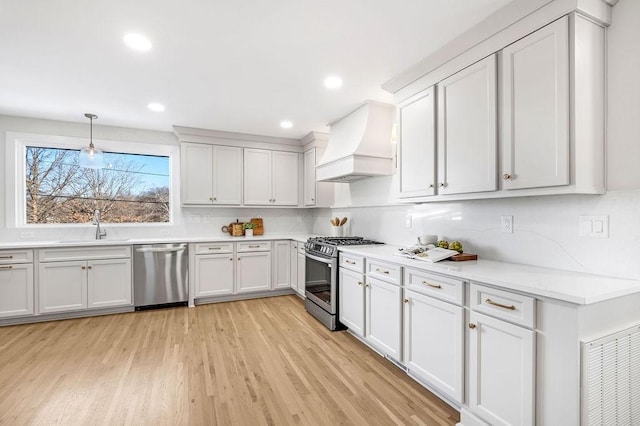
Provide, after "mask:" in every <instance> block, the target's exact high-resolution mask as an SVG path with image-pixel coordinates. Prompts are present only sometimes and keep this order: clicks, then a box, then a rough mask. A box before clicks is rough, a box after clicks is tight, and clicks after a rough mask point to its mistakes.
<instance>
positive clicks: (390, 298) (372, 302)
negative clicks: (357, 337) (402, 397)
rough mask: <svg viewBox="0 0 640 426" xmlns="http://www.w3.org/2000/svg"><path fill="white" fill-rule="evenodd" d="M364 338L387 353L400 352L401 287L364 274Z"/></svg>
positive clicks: (395, 355)
mask: <svg viewBox="0 0 640 426" xmlns="http://www.w3.org/2000/svg"><path fill="white" fill-rule="evenodd" d="M365 313H366V320H365V325H366V326H365V339H366V340H367V341H368V342H369V343H370V344H371V345H372V346H374V347H376V348H377V349H379V350H380V351H381V352H383V353H385V354H386V355H388V356H389V357H391V358H393V359H395V360H398V361H400V360H401V359H402V358H401V354H402V289H401V288H400V286H399V285H396V284H390V283H387V282H384V281H381V280H379V279H375V278H371V277H370V276H369V275H367V278H366V283H365Z"/></svg>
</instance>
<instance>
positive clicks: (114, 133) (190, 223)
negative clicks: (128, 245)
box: [0, 115, 313, 241]
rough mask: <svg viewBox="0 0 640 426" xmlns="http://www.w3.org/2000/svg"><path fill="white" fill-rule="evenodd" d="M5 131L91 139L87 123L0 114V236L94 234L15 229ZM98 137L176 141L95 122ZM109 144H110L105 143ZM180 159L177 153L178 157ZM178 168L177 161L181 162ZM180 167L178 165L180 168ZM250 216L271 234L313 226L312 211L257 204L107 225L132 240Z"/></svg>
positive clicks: (203, 230) (203, 231)
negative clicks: (165, 220)
mask: <svg viewBox="0 0 640 426" xmlns="http://www.w3.org/2000/svg"><path fill="white" fill-rule="evenodd" d="M7 132H17V133H36V134H44V135H55V136H70V137H81V138H87V139H88V132H89V125H88V122H87V123H69V122H61V121H52V120H42V119H35V118H24V117H12V116H3V115H0V178H1V179H2V180H1V183H0V241H29V240H34V241H43V240H44V241H52V240H54V241H55V240H62V239H67V240H69V239H72V240H75V239H91V238H93V235H94V232H95V227H94V226H92V225H90V224H87V226H84V227H72V228H70V227H55V226H54V227H50V226H47V227H43V228H37V227H29V229H28V231H31V232H33V236H32V237H26V238H24V235H23V231H25V229H26V228H14V227H13V226H12V224H8V223H7V217H6V214H5V213H6V199H7V196H6V189H5V188H6V181H7V176H6V173H7V170H6V169H7V163H6V158H5V157H6V151H7V149H6V144H7V143H13V141H7V140H6V134H7ZM94 139H96V140H97V139H100V140H115V141H123V142H136V143H146V144H155V145H175V146H178V145H179V143H178V140H177V139H176V137H175V135H174V134H173V133H170V132H159V131H152V130H140V129H131V128H120V127H109V126H100V125H97V124H94ZM107 148H108V147H107ZM176 160H178V163H179V158H177V159H176ZM178 167H179V166H178ZM178 172H179V170H178ZM252 217H262V218H263V219H264V227H265V232H271V233H276V232H277V233H306V232H308V231H309V230H310V229H311V226H312V221H313V219H312V215H311V212H310V211H305V210H299V209H259V208H255V209H254V208H215V209H214V208H211V209H208V208H192V209H181V208H178V209H176V211H175V215H174V223H173V224H172V225H147V226H145V225H130V226H127V225H117V226H114V225H111V226H110V225H108V224H105V226H104V227H105V228H106V229H107V231H108V238H110V239H129V238H136V237H162V236H173V237H181V236H212V237H216V236H222V235H224V234H223V233H222V231H221V230H220V228H221V227H222V226H223V225H228V224H229V223H230V222H232V221H235V220H236V218H237V219H240V221H246V220H248V219H250V218H252Z"/></svg>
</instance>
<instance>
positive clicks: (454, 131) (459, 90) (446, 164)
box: [438, 55, 498, 194]
mask: <svg viewBox="0 0 640 426" xmlns="http://www.w3.org/2000/svg"><path fill="white" fill-rule="evenodd" d="M496 84H497V74H496V55H491V56H489V57H487V58H485V59H483V60H482V61H480V62H477V63H475V64H473V65H471V66H470V67H468V68H465V69H464V70H462V71H460V72H458V73H456V74H454V75H452V76H451V77H449V78H447V79H446V80H443V81H441V82H440V83H438V193H439V194H463V193H468V192H482V191H495V190H496V189H497V179H496V174H497V155H498V138H497V134H496V133H497V125H498V122H497V107H498V104H497V97H498V94H497V87H496Z"/></svg>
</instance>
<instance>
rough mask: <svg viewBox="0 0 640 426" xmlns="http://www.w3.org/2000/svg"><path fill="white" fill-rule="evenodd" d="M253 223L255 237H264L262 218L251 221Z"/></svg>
mask: <svg viewBox="0 0 640 426" xmlns="http://www.w3.org/2000/svg"><path fill="white" fill-rule="evenodd" d="M251 223H253V225H254V226H255V227H254V228H253V235H264V227H263V225H262V218H261V217H254V218H252V219H251Z"/></svg>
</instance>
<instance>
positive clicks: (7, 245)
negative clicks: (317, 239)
mask: <svg viewBox="0 0 640 426" xmlns="http://www.w3.org/2000/svg"><path fill="white" fill-rule="evenodd" d="M314 236H316V235H311V234H266V235H260V236H255V237H232V236H230V235H228V236H208V237H206V236H203V237H172V236H167V237H159V238H131V239H127V240H110V239H108V238H107V239H104V240H67V241H65V240H60V241H52V240H49V241H19V242H0V250H2V249H9V250H10V249H16V248H42V247H77V246H83V247H85V246H86V247H90V246H119V245H132V244H162V243H205V242H223V241H259V240H267V241H273V240H294V241H298V242H305V241H307V239H308V238H309V237H314Z"/></svg>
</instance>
